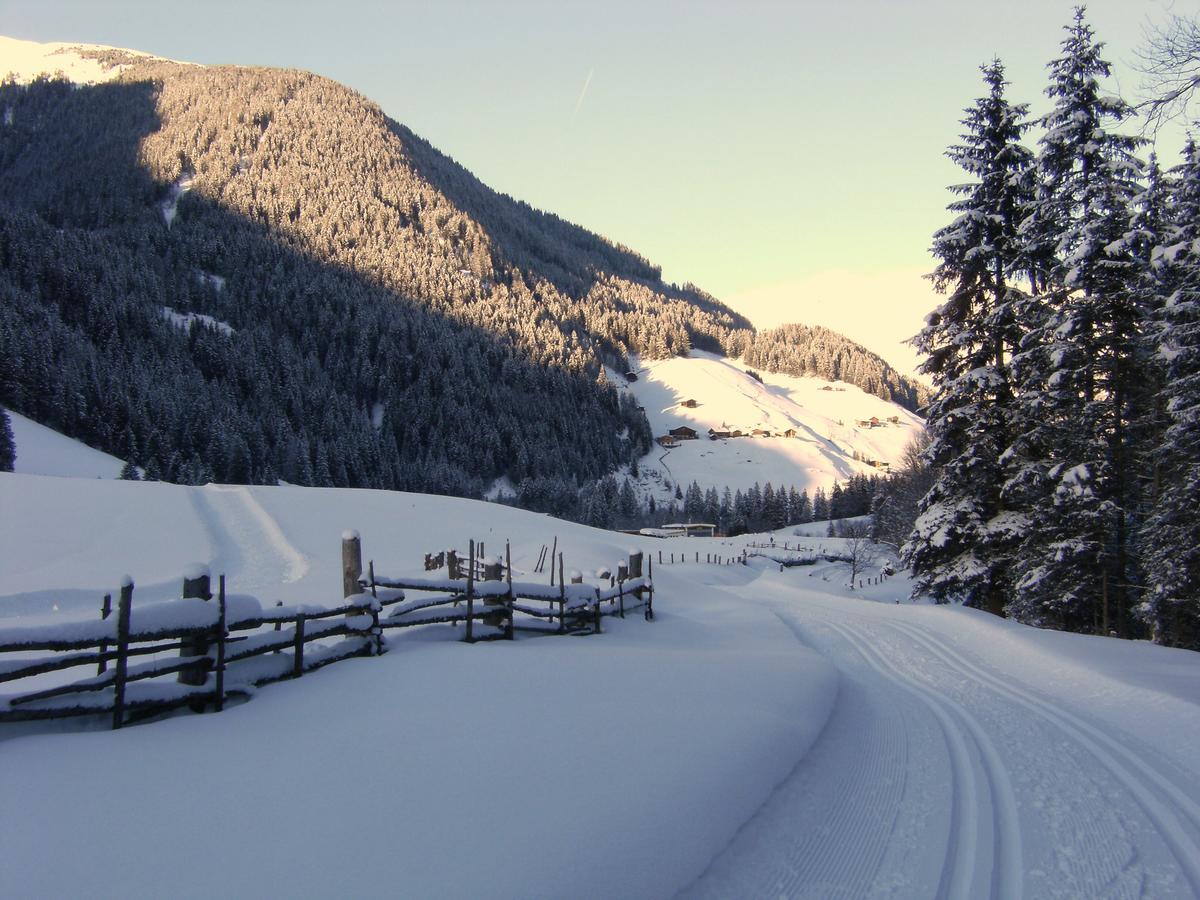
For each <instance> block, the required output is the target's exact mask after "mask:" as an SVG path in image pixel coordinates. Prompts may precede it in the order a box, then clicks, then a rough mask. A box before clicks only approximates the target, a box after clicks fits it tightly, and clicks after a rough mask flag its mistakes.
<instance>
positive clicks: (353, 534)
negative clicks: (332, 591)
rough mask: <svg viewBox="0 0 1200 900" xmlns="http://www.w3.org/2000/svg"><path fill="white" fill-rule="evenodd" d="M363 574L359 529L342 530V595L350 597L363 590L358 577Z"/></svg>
mask: <svg viewBox="0 0 1200 900" xmlns="http://www.w3.org/2000/svg"><path fill="white" fill-rule="evenodd" d="M360 575H362V541H361V540H360V538H359V536H358V532H357V531H343V532H342V596H343V597H350V596H352V595H354V594H357V593H358V592H359V590H361V589H360V588H359V586H358V577H359V576H360Z"/></svg>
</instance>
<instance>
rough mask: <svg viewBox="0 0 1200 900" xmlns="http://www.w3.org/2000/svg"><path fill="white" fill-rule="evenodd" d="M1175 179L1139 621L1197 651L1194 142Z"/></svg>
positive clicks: (1199, 270) (1198, 371)
mask: <svg viewBox="0 0 1200 900" xmlns="http://www.w3.org/2000/svg"><path fill="white" fill-rule="evenodd" d="M1174 174H1175V176H1176V185H1177V186H1176V188H1175V190H1174V191H1173V204H1172V206H1173V209H1172V216H1171V221H1172V224H1173V227H1171V228H1169V229H1168V230H1167V240H1166V242H1165V246H1164V249H1163V251H1162V254H1161V258H1162V263H1163V269H1164V270H1165V272H1164V279H1163V280H1164V282H1165V283H1166V285H1168V287H1169V288H1171V293H1170V295H1169V297H1168V299H1167V302H1166V304H1165V305H1164V306H1163V308H1162V309H1161V310H1160V311H1159V316H1160V317H1161V322H1162V328H1161V329H1160V330H1159V332H1158V333H1159V335H1160V339H1161V348H1162V349H1161V356H1162V357H1163V358H1165V359H1166V360H1167V370H1166V385H1165V389H1164V392H1163V393H1164V396H1165V399H1166V403H1165V413H1166V417H1167V428H1166V429H1165V431H1164V432H1163V433H1162V435H1161V438H1160V441H1159V443H1158V447H1157V450H1156V452H1155V454H1154V462H1155V464H1156V469H1157V471H1158V473H1159V478H1160V479H1161V482H1162V483H1161V487H1160V489H1159V490H1158V492H1157V498H1156V502H1155V504H1154V507H1153V509H1152V514H1151V516H1150V519H1149V521H1148V523H1147V525H1146V527H1145V529H1144V531H1143V535H1142V546H1143V548H1144V552H1145V556H1146V567H1145V568H1146V573H1147V582H1148V583H1147V588H1148V591H1147V594H1146V598H1145V600H1144V601H1143V603H1142V604H1141V605H1140V607H1139V610H1138V613H1139V617H1140V618H1141V619H1143V620H1144V621H1146V622H1148V624H1149V625H1150V627H1151V632H1152V634H1153V637H1154V640H1155V641H1157V642H1159V643H1163V644H1168V645H1172V646H1177V647H1189V648H1191V649H1193V650H1200V517H1198V516H1197V515H1196V511H1197V509H1200V150H1198V149H1197V147H1196V145H1195V143H1194V142H1191V141H1189V142H1188V145H1187V147H1186V148H1185V151H1184V161H1183V163H1182V165H1180V166H1179V167H1178V168H1177V169H1176V170H1175V172H1174Z"/></svg>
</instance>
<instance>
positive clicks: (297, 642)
mask: <svg viewBox="0 0 1200 900" xmlns="http://www.w3.org/2000/svg"><path fill="white" fill-rule="evenodd" d="M304 619H305V616H304V613H296V634H295V635H294V636H293V638H292V677H293V678H299V677H300V676H301V675H303V674H304Z"/></svg>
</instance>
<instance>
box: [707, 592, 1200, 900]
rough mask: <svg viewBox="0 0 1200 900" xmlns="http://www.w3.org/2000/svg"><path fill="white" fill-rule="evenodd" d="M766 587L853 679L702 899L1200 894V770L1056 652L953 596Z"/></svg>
mask: <svg viewBox="0 0 1200 900" xmlns="http://www.w3.org/2000/svg"><path fill="white" fill-rule="evenodd" d="M755 587H756V588H758V590H757V591H756V592H755V596H756V597H757V602H761V603H764V604H767V605H769V606H770V607H772V608H773V609H774V611H775V612H776V614H777V615H778V616H779V617H780V618H781V619H782V620H783V621H784V622H786V623H787V624H789V625H790V626H791V627H792V629H793V631H794V632H795V633H796V635H797V637H798V638H799V639H800V640H801V641H802V642H803V643H805V644H808V645H810V646H812V647H814V648H816V649H818V650H819V651H820V652H821V653H823V654H824V655H826V656H827V657H828V658H829V659H830V660H831V661H832V662H833V663H834V664H835V665H836V666H837V667H838V669H839V670H840V671H841V673H842V688H841V691H840V693H839V696H838V702H837V706H836V707H835V710H834V713H833V715H832V716H831V718H830V721H829V724H828V725H827V727H826V729H825V731H824V733H823V734H822V736H821V738H820V739H819V740H818V742H817V744H816V745H815V746H814V747H813V749H812V750H811V751H810V753H809V754H808V755H807V756H806V757H805V759H804V760H802V762H801V763H800V764H799V765H798V766H797V768H796V769H795V771H793V773H792V774H791V775H790V776H789V777H788V778H787V779H786V780H785V781H784V783H783V784H782V785H780V786H779V788H778V789H777V790H776V791H775V793H774V794H773V796H772V797H771V798H770V800H769V801H768V802H767V803H766V804H765V805H764V806H763V807H762V808H761V809H760V810H759V812H758V813H757V814H756V815H755V816H754V817H753V818H752V819H751V820H750V821H749V822H747V823H746V824H745V825H744V826H743V828H742V829H741V830H740V831H739V832H738V834H737V836H736V837H735V838H734V840H733V841H732V842H731V844H730V845H729V847H728V848H726V850H725V851H724V852H723V853H722V854H720V855H719V856H718V857H717V858H716V859H715V860H714V861H713V862H712V863H711V865H710V867H709V869H708V871H706V872H705V874H704V875H703V876H702V877H701V878H700V879H699V880H698V881H697V882H696V883H695V884H693V885H692V886H691V887H690V888H689V889H688V890H687V891H685V892H684V896H694V897H728V896H787V897H814V898H815V897H914V896H922V897H940V898H959V897H991V898H997V900H1003V898H1019V897H1089V898H1099V897H1113V898H1117V897H1120V898H1134V897H1154V898H1167V897H1200V779H1198V778H1197V773H1196V771H1195V769H1194V767H1193V768H1186V767H1184V766H1180V765H1179V764H1178V761H1173V760H1172V759H1171V758H1170V757H1169V756H1168V755H1166V754H1163V753H1159V752H1158V751H1157V750H1155V749H1153V748H1151V747H1149V746H1147V745H1146V744H1145V743H1144V742H1143V741H1142V740H1141V739H1140V738H1139V737H1138V736H1135V735H1133V734H1130V733H1129V732H1128V731H1126V730H1124V729H1122V728H1118V727H1114V726H1113V725H1112V724H1111V723H1109V724H1105V723H1102V721H1101V720H1099V719H1093V718H1092V717H1091V716H1090V715H1089V714H1088V713H1085V712H1083V711H1081V710H1080V707H1081V706H1086V705H1088V704H1090V705H1091V706H1092V707H1095V705H1096V704H1097V703H1100V702H1101V701H1103V699H1104V698H1103V696H1102V695H1103V689H1101V688H1096V689H1093V690H1091V692H1090V695H1089V696H1087V697H1086V698H1085V697H1083V696H1079V695H1078V685H1076V684H1074V683H1073V682H1071V680H1070V679H1062V683H1061V684H1059V682H1058V680H1057V679H1056V678H1055V673H1056V669H1055V666H1056V665H1057V663H1056V662H1055V661H1054V660H1053V659H1039V658H1037V656H1036V654H1033V655H1030V656H1016V655H1014V657H1013V658H1012V659H1010V660H1007V661H1006V660H1005V659H1004V657H1003V655H998V654H997V653H996V652H995V648H990V651H989V648H987V646H986V644H987V632H988V630H989V629H988V628H987V623H986V622H984V623H983V624H982V625H980V626H979V627H976V628H974V629H973V630H971V631H970V632H969V633H967V634H966V635H965V636H964V634H963V633H961V632H960V631H958V630H956V628H955V626H956V625H961V624H963V622H962V621H961V618H962V617H958V619H959V620H958V621H956V620H955V618H954V617H953V616H951V615H939V613H945V612H946V611H944V610H935V609H930V608H927V607H911V606H907V605H898V606H897V605H889V604H878V603H867V602H861V601H855V600H848V599H846V598H841V597H834V596H831V595H828V594H824V593H821V592H818V591H814V590H805V589H803V588H800V587H797V584H796V578H795V576H789V575H775V574H774V573H771V574H767V575H764V576H763V577H762V579H760V581H759V583H758V584H756V585H755ZM967 624H975V623H967ZM976 632H978V634H976ZM981 638H982V642H981V643H978V644H977V645H973V643H972V642H973V641H980V639H981ZM985 660H986V661H985ZM1006 662H1007V664H1006ZM1034 684H1036V685H1037V687H1036V688H1035V687H1034V686H1033V685H1034ZM1145 694H1146V696H1145V697H1144V698H1143V699H1144V701H1145V702H1146V703H1148V704H1153V703H1157V702H1167V701H1166V700H1164V699H1163V698H1161V697H1156V696H1153V692H1151V691H1146V692H1145ZM1098 697H1099V699H1098ZM1085 699H1086V701H1087V702H1086V703H1085V702H1084V701H1085ZM1120 699H1121V701H1127V699H1128V698H1124V697H1123V698H1120ZM1115 702H1118V701H1116V700H1114V703H1115ZM1188 711H1189V710H1188V709H1187V707H1186V706H1185V707H1184V713H1185V714H1186V713H1187V712H1188ZM1191 711H1192V712H1193V716H1192V719H1193V721H1191V722H1190V723H1188V726H1189V727H1194V726H1195V721H1194V707H1192V708H1191ZM1106 718H1109V717H1106ZM1118 718H1119V716H1118Z"/></svg>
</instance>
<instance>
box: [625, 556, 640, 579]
mask: <svg viewBox="0 0 1200 900" xmlns="http://www.w3.org/2000/svg"><path fill="white" fill-rule="evenodd" d="M628 572H629V577H630V578H641V577H642V551H641V550H634V551H633V552H632V553H630V554H629V569H628Z"/></svg>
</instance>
